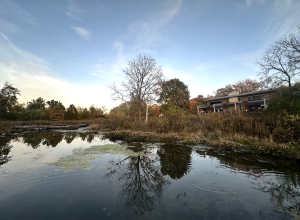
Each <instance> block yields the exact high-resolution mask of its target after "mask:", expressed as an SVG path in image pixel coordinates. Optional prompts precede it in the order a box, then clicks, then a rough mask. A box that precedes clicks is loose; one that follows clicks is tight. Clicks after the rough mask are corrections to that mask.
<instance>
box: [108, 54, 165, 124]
mask: <svg viewBox="0 0 300 220" xmlns="http://www.w3.org/2000/svg"><path fill="white" fill-rule="evenodd" d="M123 73H124V75H125V78H126V80H125V81H123V82H122V84H121V86H120V87H118V86H117V85H116V84H115V83H114V84H113V85H111V86H109V89H110V90H111V92H112V94H111V95H112V99H113V100H121V101H123V102H125V103H128V102H129V101H130V100H136V101H137V102H138V105H139V106H138V110H139V119H140V120H142V105H143V103H148V102H149V100H154V99H155V97H156V96H157V90H158V89H159V85H160V82H161V81H162V77H163V73H162V70H161V67H158V66H157V65H156V60H155V59H154V58H152V57H151V56H149V55H141V54H140V55H138V56H137V57H136V58H135V59H133V60H131V61H129V62H128V67H127V68H125V69H123Z"/></svg>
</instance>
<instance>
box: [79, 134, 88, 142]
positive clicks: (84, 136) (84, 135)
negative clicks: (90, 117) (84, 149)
mask: <svg viewBox="0 0 300 220" xmlns="http://www.w3.org/2000/svg"><path fill="white" fill-rule="evenodd" d="M87 136H88V134H87V133H79V137H80V138H81V140H82V141H85V139H86V138H87Z"/></svg>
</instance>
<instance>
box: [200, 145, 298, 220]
mask: <svg viewBox="0 0 300 220" xmlns="http://www.w3.org/2000/svg"><path fill="white" fill-rule="evenodd" d="M196 152H197V153H199V154H200V155H202V156H204V155H207V156H213V157H216V158H218V159H219V161H220V163H221V164H224V165H225V166H226V167H228V168H230V169H232V170H235V171H238V172H241V171H242V172H243V173H244V174H246V175H248V176H251V177H254V178H255V179H260V180H262V181H261V183H260V184H259V185H258V187H255V188H256V189H258V190H260V191H261V192H263V193H268V194H269V195H270V196H271V200H272V201H273V202H275V204H276V205H278V206H279V208H280V209H282V210H289V211H294V214H296V213H299V214H298V215H300V212H299V211H300V186H299V174H300V170H299V164H297V162H296V161H295V160H284V159H276V158H274V157H270V156H258V155H255V154H246V153H243V154H240V153H235V152H218V151H216V150H207V151H196ZM224 153H225V154H224Z"/></svg>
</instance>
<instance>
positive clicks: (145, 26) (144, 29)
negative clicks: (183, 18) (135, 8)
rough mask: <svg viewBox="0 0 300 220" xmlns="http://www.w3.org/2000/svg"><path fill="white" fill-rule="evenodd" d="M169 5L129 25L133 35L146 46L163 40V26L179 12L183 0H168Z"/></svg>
mask: <svg viewBox="0 0 300 220" xmlns="http://www.w3.org/2000/svg"><path fill="white" fill-rule="evenodd" d="M168 3H169V7H168V8H167V9H165V10H161V11H158V12H156V13H155V14H151V17H149V18H148V19H140V20H138V21H135V22H133V23H131V24H129V26H128V30H129V32H130V35H131V36H135V37H136V38H137V40H138V41H139V43H141V44H144V45H146V46H155V45H156V44H157V43H158V42H160V41H162V37H161V32H162V28H163V27H164V26H165V25H166V24H168V23H169V22H170V21H171V20H172V19H173V18H174V17H175V16H176V14H177V13H178V12H179V9H180V7H181V4H182V0H174V1H168Z"/></svg>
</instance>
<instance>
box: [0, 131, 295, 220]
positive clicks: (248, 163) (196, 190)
mask: <svg viewBox="0 0 300 220" xmlns="http://www.w3.org/2000/svg"><path fill="white" fill-rule="evenodd" d="M83 139H84V141H83ZM67 142H69V143H67ZM89 142H90V143H89ZM89 142H88V141H87V138H83V136H82V137H80V136H77V137H75V138H74V139H73V140H72V141H71V143H70V139H68V137H65V136H64V138H63V139H62V140H61V141H60V142H59V143H58V144H57V145H56V147H51V146H47V145H43V144H40V146H39V147H37V148H36V149H33V148H32V147H31V146H27V145H26V144H24V143H22V138H20V139H19V141H11V143H10V144H11V145H12V146H13V148H12V149H11V151H10V153H9V155H11V156H12V158H11V161H9V162H8V163H6V164H4V165H2V166H1V167H0V212H1V213H2V216H3V217H4V218H6V219H53V218H58V216H61V218H62V219H93V218H101V219H132V218H133V217H134V216H137V217H138V218H140V219H172V220H173V219H205V218H206V219H224V218H225V219H260V218H263V219H280V218H283V217H284V218H290V217H291V216H292V215H297V209H298V208H299V207H298V206H299V200H298V197H299V198H300V195H299V196H297V195H298V194H297V193H298V192H299V186H298V182H297V181H299V179H298V176H299V169H297V168H296V167H295V166H293V165H295V164H291V165H290V167H293V170H288V169H287V167H286V168H282V167H283V166H280V163H282V162H280V161H279V162H276V161H275V160H273V159H270V158H263V157H253V155H252V156H251V155H250V156H249V155H244V156H243V155H239V154H226V155H224V153H222V154H221V153H216V152H214V151H211V150H207V151H206V152H205V153H203V152H204V151H199V150H197V149H196V150H192V149H191V148H189V147H186V146H173V145H167V144H165V145H153V144H148V145H147V146H145V144H144V145H142V144H141V143H132V144H131V147H129V149H130V150H128V151H129V152H133V153H134V152H143V153H149V155H151V156H143V154H141V155H140V156H136V155H135V156H132V155H131V154H130V153H122V155H121V154H116V153H115V154H105V155H99V156H97V158H98V159H96V160H94V161H92V162H91V163H92V164H93V165H95V168H93V169H91V170H80V169H79V170H78V169H77V170H74V171H72V172H68V173H63V172H55V169H57V166H49V165H47V163H51V162H55V161H58V160H59V159H61V158H65V157H66V156H68V155H72V154H73V153H74V152H73V150H74V149H77V148H82V149H90V147H91V146H93V145H104V146H105V145H107V144H114V143H112V142H110V141H109V140H102V138H101V136H99V135H95V136H94V137H93V139H92V138H90V139H89ZM126 146H127V145H126ZM268 159H270V163H268V161H267V160H268ZM262 160H263V162H261V161H262ZM274 163H275V164H274ZM276 163H277V165H278V166H275V165H276ZM286 166H287V165H286ZM280 167H281V168H280ZM297 174H298V176H297ZM297 205H298V206H297ZM288 207H292V209H290V210H288V209H287V208H288ZM286 211H288V214H287V215H286V216H285V214H284V213H285V212H286Z"/></svg>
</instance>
